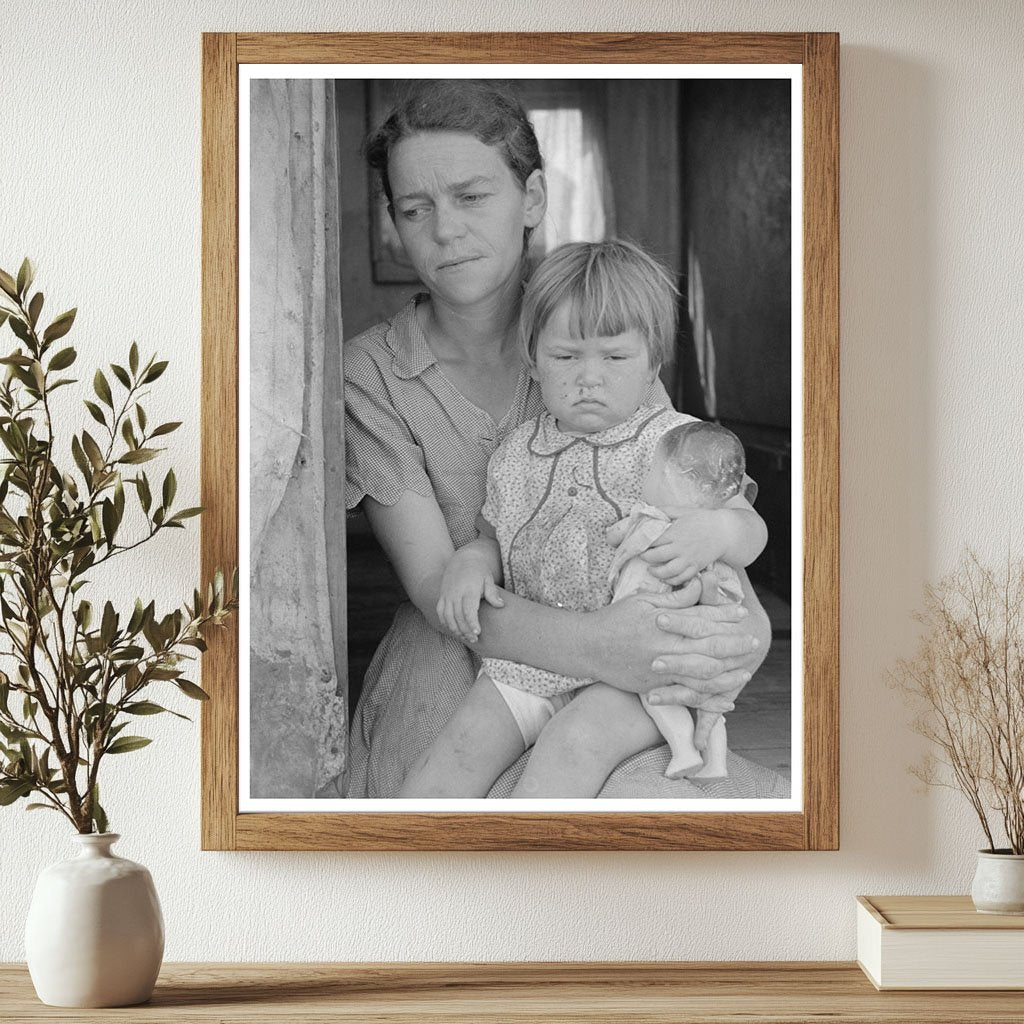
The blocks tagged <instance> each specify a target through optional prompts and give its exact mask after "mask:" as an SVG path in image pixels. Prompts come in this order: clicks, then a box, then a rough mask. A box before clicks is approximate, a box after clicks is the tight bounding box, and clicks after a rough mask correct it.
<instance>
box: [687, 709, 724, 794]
mask: <svg viewBox="0 0 1024 1024" xmlns="http://www.w3.org/2000/svg"><path fill="white" fill-rule="evenodd" d="M702 715H703V716H704V717H705V718H716V719H718V721H716V722H715V724H714V725H713V726H712V727H711V734H710V735H709V736H708V745H707V746H706V747H705V748H704V767H703V768H701V770H700V771H699V772H694V773H693V774H692V775H691V776H690V778H691V779H724V778H726V777H727V776H728V774H729V769H728V767H727V766H726V754H727V753H728V742H727V741H728V736H727V734H726V729H725V715H722V714H719V713H718V712H717V711H698V712H697V718H698V720H699V719H700V717H701V716H702Z"/></svg>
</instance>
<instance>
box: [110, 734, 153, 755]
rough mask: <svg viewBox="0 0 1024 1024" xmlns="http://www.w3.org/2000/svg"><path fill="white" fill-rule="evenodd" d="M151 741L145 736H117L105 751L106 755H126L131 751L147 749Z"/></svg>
mask: <svg viewBox="0 0 1024 1024" xmlns="http://www.w3.org/2000/svg"><path fill="white" fill-rule="evenodd" d="M152 742H153V741H152V740H151V739H147V738H146V737H145V736H119V737H118V738H117V739H116V740H114V742H113V743H111V744H110V746H109V747H107V749H106V753H108V754H128V753H130V752H131V751H133V750H141V749H142V748H143V747H148V746H149V745H150V743H152Z"/></svg>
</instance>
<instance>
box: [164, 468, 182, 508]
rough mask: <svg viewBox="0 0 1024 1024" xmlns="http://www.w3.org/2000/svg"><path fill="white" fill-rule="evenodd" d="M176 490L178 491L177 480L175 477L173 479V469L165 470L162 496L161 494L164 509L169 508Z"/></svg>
mask: <svg viewBox="0 0 1024 1024" xmlns="http://www.w3.org/2000/svg"><path fill="white" fill-rule="evenodd" d="M177 490H178V480H177V477H175V475H174V470H173V469H169V470H167V476H165V477H164V486H163V494H162V497H163V504H164V507H166V508H169V507H170V505H171V502H172V501H174V495H175V494H176V493H177Z"/></svg>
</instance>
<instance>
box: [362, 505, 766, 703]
mask: <svg viewBox="0 0 1024 1024" xmlns="http://www.w3.org/2000/svg"><path fill="white" fill-rule="evenodd" d="M364 507H365V509H366V514H367V517H368V518H369V520H370V525H371V526H372V527H373V530H374V533H375V534H376V535H377V539H378V540H379V541H380V543H381V546H382V547H383V548H384V550H385V552H386V553H387V555H388V557H389V558H390V559H391V564H392V565H393V566H394V569H395V572H396V573H397V574H398V577H399V579H400V580H401V581H402V584H403V586H404V587H405V590H406V593H407V594H408V596H409V599H410V600H411V601H412V602H413V604H414V605H416V607H417V608H419V610H420V611H421V612H422V613H423V615H424V617H425V618H426V619H427V621H428V622H429V623H430V624H431V625H433V626H434V627H435V628H437V629H441V624H440V621H439V619H438V617H437V600H438V597H439V595H440V590H441V579H442V577H443V575H444V570H445V566H446V565H447V563H448V560H449V559H450V558H451V556H452V555H453V554H454V551H455V548H454V545H453V544H452V541H451V537H450V536H449V534H448V527H447V525H446V523H445V521H444V516H443V515H442V513H441V509H440V508H439V507H438V505H437V502H436V501H435V500H434V499H433V498H430V497H425V496H423V495H420V494H416V493H414V492H412V491H406V492H405V493H403V494H402V496H401V497H400V498H399V499H398V501H397V502H395V504H394V505H381V504H380V503H379V502H376V501H374V500H373V499H372V498H366V499H364ZM744 575H745V574H743V573H741V574H740V576H741V579H742V578H744ZM746 587H749V584H748V583H746V582H745V588H746ZM699 590H700V587H699V584H697V583H694V585H692V586H690V587H687V588H684V589H683V590H682V591H679V592H677V593H675V594H667V595H658V596H657V597H655V595H650V594H638V595H636V596H635V597H630V598H627V599H626V600H625V601H619V602H617V603H616V604H613V605H609V606H608V607H606V608H601V609H598V610H597V611H594V612H587V613H583V612H574V611H568V610H566V609H562V608H548V607H546V606H545V605H539V604H536V603H534V602H532V601H527V600H525V599H523V598H521V597H517V596H516V595H515V594H511V593H509V592H507V591H502V595H503V597H504V599H505V607H504V608H493V607H490V606H489V605H482V606H481V608H480V623H481V627H482V632H481V635H480V639H479V641H478V642H477V643H475V644H474V645H473V650H475V651H477V652H478V653H479V654H481V655H483V656H487V657H494V658H506V659H508V660H511V661H520V662H523V663H524V664H528V665H534V666H535V667H537V668H542V669H546V670H547V671H549V672H557V673H560V674H562V675H571V676H580V677H589V678H594V679H602V680H604V681H605V682H607V683H609V684H611V685H612V686H616V687H618V688H619V689H623V690H631V691H633V692H637V693H642V692H645V691H646V690H649V689H650V688H652V687H656V686H664V685H666V684H668V683H673V682H682V681H684V680H691V681H697V680H699V681H700V683H701V685H702V686H703V687H704V688H705V690H706V691H708V692H719V691H721V690H727V691H728V692H732V691H734V690H736V691H737V692H738V690H739V689H742V687H743V685H744V683H745V682H746V679H747V678H749V676H746V678H744V676H745V674H746V672H747V666H748V665H749V664H751V662H752V660H753V661H754V662H756V663H755V664H754V665H753V667H754V668H756V666H757V664H760V658H758V657H756V655H755V657H754V659H752V658H751V655H752V654H754V653H755V651H756V650H757V641H756V638H755V636H754V635H753V634H752V632H751V631H750V630H749V629H748V627H747V622H746V620H747V617H748V613H747V610H746V609H744V608H739V607H737V606H729V605H723V606H719V607H706V606H698V607H686V605H688V604H689V605H693V604H694V602H695V601H696V600H697V596H698V594H699ZM745 592H746V590H745ZM749 597H751V598H752V599H753V601H754V603H755V604H756V607H757V609H760V604H758V603H757V599H756V597H754V596H753V591H752V590H750V591H749ZM658 610H661V611H662V612H663V614H660V615H659V614H658ZM761 614H762V615H763V614H764V613H763V611H761ZM766 621H767V620H766ZM761 650H762V652H763V651H764V650H767V644H766V643H762V645H761ZM761 657H763V653H762V654H761ZM656 660H657V661H660V662H662V663H663V665H664V668H663V669H662V670H661V671H656V670H655V669H654V668H653V663H654V662H655V661H656ZM750 671H753V669H750ZM705 696H706V694H705Z"/></svg>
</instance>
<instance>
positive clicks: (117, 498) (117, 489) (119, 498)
mask: <svg viewBox="0 0 1024 1024" xmlns="http://www.w3.org/2000/svg"><path fill="white" fill-rule="evenodd" d="M114 511H115V512H116V513H117V522H118V524H119V525H120V522H121V520H122V519H123V518H124V481H123V480H122V479H121V477H118V478H117V479H116V480H115V481H114Z"/></svg>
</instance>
